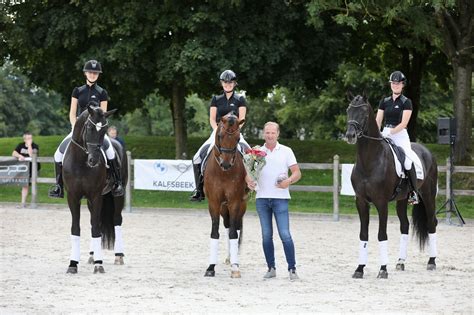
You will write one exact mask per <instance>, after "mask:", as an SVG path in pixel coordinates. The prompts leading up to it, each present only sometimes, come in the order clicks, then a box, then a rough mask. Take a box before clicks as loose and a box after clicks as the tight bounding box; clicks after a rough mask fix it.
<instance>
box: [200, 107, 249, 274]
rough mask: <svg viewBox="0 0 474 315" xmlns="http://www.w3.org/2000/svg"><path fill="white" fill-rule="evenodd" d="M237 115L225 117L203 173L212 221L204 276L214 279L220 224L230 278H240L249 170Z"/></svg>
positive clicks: (220, 123)
mask: <svg viewBox="0 0 474 315" xmlns="http://www.w3.org/2000/svg"><path fill="white" fill-rule="evenodd" d="M243 123H244V120H241V121H240V122H239V120H238V118H237V116H236V115H235V114H234V113H233V112H230V113H229V114H227V115H225V116H223V117H222V118H221V120H220V122H219V125H218V127H217V130H216V135H215V142H214V147H213V148H212V151H211V153H210V156H209V161H208V163H207V167H206V171H205V172H204V193H205V195H206V196H207V198H208V202H209V214H210V216H211V221H212V229H211V239H210V257H209V267H208V268H207V270H206V272H205V274H204V276H206V277H214V276H215V270H214V267H215V265H216V264H217V259H218V245H219V221H220V216H222V219H223V221H224V227H225V228H226V233H228V245H229V260H230V264H231V277H232V278H240V276H241V275H240V270H239V259H238V251H239V243H240V240H241V237H242V235H241V234H240V232H241V230H242V218H243V216H244V214H245V211H246V210H247V197H248V195H247V191H246V187H247V185H246V182H245V176H246V171H245V168H244V164H243V159H242V155H241V154H240V153H239V152H238V150H237V146H238V144H239V139H240V126H242V125H243Z"/></svg>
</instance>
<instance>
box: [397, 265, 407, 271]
mask: <svg viewBox="0 0 474 315" xmlns="http://www.w3.org/2000/svg"><path fill="white" fill-rule="evenodd" d="M396 269H397V270H400V271H405V264H397V267H396Z"/></svg>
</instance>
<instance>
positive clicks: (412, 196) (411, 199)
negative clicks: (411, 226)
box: [408, 191, 420, 205]
mask: <svg viewBox="0 0 474 315" xmlns="http://www.w3.org/2000/svg"><path fill="white" fill-rule="evenodd" d="M418 203H420V200H419V199H418V194H417V193H416V192H414V191H412V192H410V193H409V194H408V204H410V205H417V204H418Z"/></svg>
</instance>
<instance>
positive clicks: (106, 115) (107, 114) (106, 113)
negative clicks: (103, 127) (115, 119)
mask: <svg viewBox="0 0 474 315" xmlns="http://www.w3.org/2000/svg"><path fill="white" fill-rule="evenodd" d="M116 111H117V108H115V109H112V110H109V111H108V112H105V113H104V116H105V118H107V117H109V116H110V115H112V114H113V113H115V112H116Z"/></svg>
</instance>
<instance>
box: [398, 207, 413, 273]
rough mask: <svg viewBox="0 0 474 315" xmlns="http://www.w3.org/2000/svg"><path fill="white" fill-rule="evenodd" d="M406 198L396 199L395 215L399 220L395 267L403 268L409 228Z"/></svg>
mask: <svg viewBox="0 0 474 315" xmlns="http://www.w3.org/2000/svg"><path fill="white" fill-rule="evenodd" d="M407 206H408V199H402V200H398V201H397V216H398V219H399V220H400V233H401V235H400V251H399V254H398V262H397V266H396V269H397V270H401V271H403V270H405V260H406V259H407V248H408V230H409V229H410V222H409V221H408V215H407Z"/></svg>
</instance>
